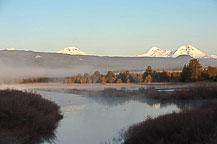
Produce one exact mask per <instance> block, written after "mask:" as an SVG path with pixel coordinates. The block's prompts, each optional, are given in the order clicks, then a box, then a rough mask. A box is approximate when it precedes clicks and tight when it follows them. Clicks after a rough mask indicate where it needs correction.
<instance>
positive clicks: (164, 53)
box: [138, 47, 171, 57]
mask: <svg viewBox="0 0 217 144" xmlns="http://www.w3.org/2000/svg"><path fill="white" fill-rule="evenodd" d="M170 53H171V51H170V50H162V49H159V48H157V47H152V48H151V49H150V50H149V51H147V52H145V53H143V54H141V55H138V57H168V56H169V54H170Z"/></svg>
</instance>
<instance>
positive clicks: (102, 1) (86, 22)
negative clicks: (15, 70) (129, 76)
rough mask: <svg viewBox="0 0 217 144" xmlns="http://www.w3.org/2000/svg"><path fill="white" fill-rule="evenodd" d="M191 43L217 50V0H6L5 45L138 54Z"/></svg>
mask: <svg viewBox="0 0 217 144" xmlns="http://www.w3.org/2000/svg"><path fill="white" fill-rule="evenodd" d="M188 44H190V45H193V46H195V47H197V48H199V49H200V50H202V51H203V52H206V53H208V54H217V0H0V49H3V48H15V49H17V50H33V51H46V52H56V51H59V50H61V49H63V48H65V47H69V46H76V47H78V48H80V49H81V50H82V51H85V52H86V53H89V54H96V55H111V56H113V55H117V56H135V55H138V54H141V53H143V52H145V51H147V50H148V49H150V48H151V47H153V46H157V47H159V48H161V49H168V50H175V49H177V48H178V47H180V46H182V45H188Z"/></svg>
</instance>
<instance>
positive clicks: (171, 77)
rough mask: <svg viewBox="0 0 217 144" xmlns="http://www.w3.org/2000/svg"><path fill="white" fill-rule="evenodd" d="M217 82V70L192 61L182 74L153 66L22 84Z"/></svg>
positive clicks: (195, 60)
mask: <svg viewBox="0 0 217 144" xmlns="http://www.w3.org/2000/svg"><path fill="white" fill-rule="evenodd" d="M205 80H206V81H208V80H209V81H217V68H216V67H211V66H209V67H207V68H202V66H201V64H200V63H199V60H197V59H192V60H190V62H189V64H188V65H184V67H183V69H182V71H181V72H169V71H166V70H163V71H154V70H152V67H151V66H148V67H147V68H146V70H145V72H144V73H132V72H129V71H124V72H120V73H114V72H113V71H108V72H107V73H106V74H101V73H100V72H99V71H96V72H94V73H93V75H89V74H88V73H85V74H84V75H80V74H79V75H77V76H71V77H65V78H63V79H58V78H55V79H54V78H31V79H24V80H22V81H20V82H21V83H35V82H42V83H43V82H45V83H46V82H63V83H67V84H71V83H151V82H196V81H205Z"/></svg>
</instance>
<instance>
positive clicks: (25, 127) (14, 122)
mask: <svg viewBox="0 0 217 144" xmlns="http://www.w3.org/2000/svg"><path fill="white" fill-rule="evenodd" d="M62 118H63V116H62V115H61V113H60V107H59V106H58V105H56V104H55V103H53V102H51V101H49V100H46V99H44V98H42V97H41V95H39V94H36V93H30V92H22V91H18V90H0V143H2V144H3V143H4V144H21V143H22V144H27V143H28V144H32V143H35V142H43V141H44V140H49V139H50V138H53V137H55V132H54V131H55V129H56V127H57V126H58V122H59V121H60V120H61V119H62Z"/></svg>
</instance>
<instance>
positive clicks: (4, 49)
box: [0, 48, 15, 50]
mask: <svg viewBox="0 0 217 144" xmlns="http://www.w3.org/2000/svg"><path fill="white" fill-rule="evenodd" d="M0 50H15V49H14V48H4V49H0Z"/></svg>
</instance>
